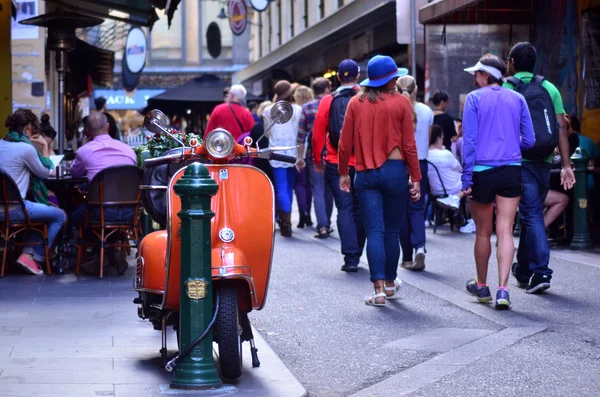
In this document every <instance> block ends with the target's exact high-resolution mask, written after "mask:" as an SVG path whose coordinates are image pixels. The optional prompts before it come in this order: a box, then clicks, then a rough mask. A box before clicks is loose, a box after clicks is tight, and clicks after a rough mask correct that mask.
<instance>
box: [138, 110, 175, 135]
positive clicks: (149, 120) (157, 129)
mask: <svg viewBox="0 0 600 397" xmlns="http://www.w3.org/2000/svg"><path fill="white" fill-rule="evenodd" d="M144 127H146V129H147V130H148V131H150V132H152V133H154V134H161V133H163V132H164V131H165V130H166V129H168V128H169V117H167V115H166V114H164V113H163V112H161V111H160V110H158V109H153V110H150V111H149V112H148V113H146V117H145V118H144ZM161 127H162V128H161Z"/></svg>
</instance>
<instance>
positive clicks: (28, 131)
mask: <svg viewBox="0 0 600 397" xmlns="http://www.w3.org/2000/svg"><path fill="white" fill-rule="evenodd" d="M5 125H6V128H7V129H8V134H7V136H6V137H5V138H4V139H3V140H0V158H1V159H2V162H0V170H2V171H4V172H5V173H6V174H8V175H9V176H10V177H11V178H12V179H13V180H14V181H15V183H16V184H17V186H18V187H19V191H20V193H21V197H22V198H23V200H24V201H25V208H26V209H27V213H28V215H29V219H31V221H33V222H44V223H46V224H47V225H48V244H49V245H50V247H52V245H53V244H54V242H55V240H56V236H58V233H59V232H60V230H61V229H62V227H63V225H64V223H65V222H66V220H67V216H66V215H65V212H64V211H63V210H61V209H60V208H57V207H54V206H52V205H50V203H49V202H48V191H47V190H46V187H45V185H44V183H43V181H42V180H43V179H45V178H47V177H48V175H50V172H51V171H52V169H53V168H54V164H52V161H50V159H49V158H48V156H49V148H48V143H47V142H46V140H45V139H44V138H43V137H41V136H39V135H38V134H39V130H40V122H39V119H38V118H37V116H36V115H35V114H33V112H31V111H30V110H27V109H18V110H17V111H16V112H15V113H14V114H12V115H11V116H8V119H7V120H6V124H5ZM34 142H35V143H36V144H37V145H39V147H40V148H41V151H40V152H38V151H37V150H36V148H35V147H34V145H33V143H34ZM30 184H31V186H32V191H33V197H34V199H35V202H34V201H29V200H26V199H25V198H26V196H27V191H28V190H29V186H30ZM9 219H10V221H11V222H15V221H17V222H18V221H24V220H25V215H24V214H23V211H22V210H21V208H19V207H15V208H13V209H11V211H10V212H9ZM0 220H2V221H4V213H0ZM28 241H30V242H31V243H38V242H42V241H43V239H42V236H41V235H39V234H37V233H32V234H31V235H30V236H29V240H28ZM44 260H45V249H44V245H43V244H36V245H34V244H32V245H27V246H25V248H24V249H23V253H22V254H21V256H19V259H17V263H18V264H19V265H20V266H22V267H23V269H25V270H26V271H28V272H30V273H32V274H37V275H41V274H43V271H42V269H41V267H40V265H39V262H43V261H44Z"/></svg>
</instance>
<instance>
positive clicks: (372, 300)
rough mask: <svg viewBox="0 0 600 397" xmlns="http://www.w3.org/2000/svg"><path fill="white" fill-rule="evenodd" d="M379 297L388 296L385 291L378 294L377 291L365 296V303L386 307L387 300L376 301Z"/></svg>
mask: <svg viewBox="0 0 600 397" xmlns="http://www.w3.org/2000/svg"><path fill="white" fill-rule="evenodd" d="M377 298H386V296H385V292H380V293H378V294H376V293H375V292H373V293H371V295H369V296H367V297H366V298H365V305H367V306H379V307H384V306H385V300H384V301H383V303H377V302H375V299H377Z"/></svg>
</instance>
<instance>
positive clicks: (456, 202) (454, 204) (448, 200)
mask: <svg viewBox="0 0 600 397" xmlns="http://www.w3.org/2000/svg"><path fill="white" fill-rule="evenodd" d="M437 202H438V203H440V204H442V205H445V206H446V207H450V208H454V209H458V207H460V199H459V198H458V196H457V195H456V194H452V195H450V196H448V197H444V198H439V199H437Z"/></svg>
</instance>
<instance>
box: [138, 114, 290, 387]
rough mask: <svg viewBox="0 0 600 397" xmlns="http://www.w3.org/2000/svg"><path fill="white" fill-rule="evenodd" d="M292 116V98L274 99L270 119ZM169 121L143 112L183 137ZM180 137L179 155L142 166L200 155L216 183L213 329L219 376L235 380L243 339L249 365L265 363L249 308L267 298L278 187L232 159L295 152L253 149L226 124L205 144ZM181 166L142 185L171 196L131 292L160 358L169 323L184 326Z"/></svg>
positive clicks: (144, 244) (144, 245) (147, 240)
mask: <svg viewBox="0 0 600 397" xmlns="http://www.w3.org/2000/svg"><path fill="white" fill-rule="evenodd" d="M292 114H293V109H292V107H291V106H290V105H289V103H287V102H277V103H276V104H274V105H273V107H272V109H271V111H270V116H271V119H272V120H273V121H274V123H277V124H283V123H286V122H287V121H289V120H290V118H291V116H292ZM167 125H168V118H167V117H166V116H165V115H164V114H163V113H161V112H160V111H157V110H153V111H151V112H149V113H148V114H147V115H146V119H145V126H146V128H147V129H148V130H150V131H151V132H154V133H160V134H167V135H169V136H171V137H172V138H173V139H176V140H178V138H177V136H176V135H175V134H173V133H171V131H170V130H169V129H168V128H167ZM272 125H274V124H272ZM269 128H270V126H269ZM178 141H179V140H178ZM258 142H260V139H259V140H258ZM258 142H257V143H258ZM180 143H181V145H182V147H181V149H177V150H176V153H174V154H168V155H165V156H163V157H158V158H155V159H147V160H146V161H145V165H146V167H147V169H150V168H151V167H155V166H159V165H164V164H172V163H183V164H186V163H189V162H193V161H202V162H203V163H205V165H206V166H207V168H208V170H209V172H210V175H211V177H212V178H213V179H214V180H215V181H216V182H217V184H218V186H219V188H218V192H217V194H216V195H215V196H214V197H213V198H212V202H211V209H212V211H213V212H214V213H215V216H214V218H213V219H212V220H211V241H212V250H211V259H212V261H211V264H212V265H211V266H212V279H213V291H214V293H215V295H218V298H219V299H218V300H217V302H219V303H218V305H219V309H218V311H217V314H216V317H214V318H213V324H214V326H213V335H214V342H216V343H217V344H218V349H219V364H220V368H221V374H222V376H223V377H225V378H228V379H236V378H238V377H239V376H240V375H241V373H242V342H245V341H248V342H250V345H251V352H252V365H253V366H254V367H257V366H259V365H260V362H259V360H258V355H257V349H256V347H255V346H254V338H253V335H252V328H251V326H250V321H249V320H248V313H249V312H250V311H252V310H261V309H262V308H263V307H264V305H265V301H266V297H267V290H268V285H269V275H270V272H271V260H272V254H273V242H274V232H275V215H274V214H275V211H274V208H275V203H274V200H275V199H274V193H273V186H272V184H271V182H270V180H269V178H268V177H267V176H266V174H265V173H263V172H262V171H260V170H259V169H257V168H255V167H253V166H250V165H243V164H230V162H232V161H233V160H236V159H240V158H244V157H255V158H265V159H273V160H279V161H286V162H290V163H294V162H295V161H296V158H295V157H294V156H290V155H286V154H282V153H277V152H278V151H286V150H291V149H294V147H281V148H265V149H260V147H258V148H252V147H251V145H252V139H251V138H250V137H247V138H245V140H244V143H243V145H242V144H238V143H236V142H235V140H234V138H233V136H232V135H231V134H230V133H229V132H228V131H226V130H223V129H216V130H213V131H210V132H208V133H207V134H206V136H205V139H204V141H203V142H190V143H188V145H189V147H185V145H183V142H180ZM257 146H258V145H257ZM184 171H185V166H184V167H183V168H180V169H179V170H178V171H176V172H175V173H174V175H172V177H171V178H170V181H169V182H168V186H143V187H142V189H144V190H147V191H152V190H154V191H156V190H162V191H164V193H165V195H166V211H167V214H166V230H160V231H156V232H152V233H149V234H148V235H146V236H145V237H144V239H143V240H142V241H141V243H140V245H139V251H138V254H139V256H138V262H137V272H136V275H135V278H134V290H135V291H137V292H138V293H139V296H138V298H136V299H134V303H136V304H138V305H139V307H138V315H139V317H140V318H142V319H149V320H150V321H151V322H152V324H153V325H154V328H155V329H157V330H161V331H162V349H161V354H162V355H163V359H166V352H167V329H168V327H169V326H173V327H174V328H175V329H177V327H178V324H179V303H180V302H179V301H180V285H181V283H180V270H181V269H180V265H181V263H180V259H181V236H180V222H179V219H178V217H177V213H178V212H179V211H180V209H181V201H180V199H179V197H178V196H177V195H176V194H175V192H174V189H173V187H174V186H175V183H176V182H177V181H178V180H179V179H180V178H181V177H182V175H183V173H184ZM149 193H150V192H149ZM152 194H154V195H155V196H156V193H152ZM214 301H215V300H213V302H214ZM213 306H215V305H213ZM214 311H215V308H214V307H213V313H214ZM165 361H166V360H165ZM167 369H169V364H168V365H167Z"/></svg>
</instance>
